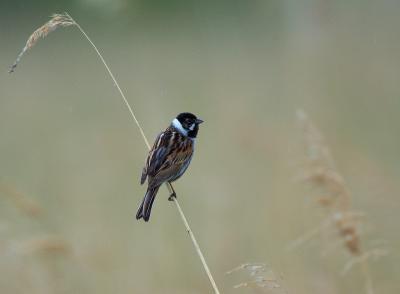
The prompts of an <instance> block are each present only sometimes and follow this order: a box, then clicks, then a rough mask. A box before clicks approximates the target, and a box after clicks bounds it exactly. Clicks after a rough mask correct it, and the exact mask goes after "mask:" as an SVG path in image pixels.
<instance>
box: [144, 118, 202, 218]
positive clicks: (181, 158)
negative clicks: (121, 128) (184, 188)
mask: <svg viewBox="0 0 400 294" xmlns="http://www.w3.org/2000/svg"><path fill="white" fill-rule="evenodd" d="M202 122H203V121H202V120H201V119H199V118H197V117H196V116H195V115H194V114H192V113H189V112H183V113H180V114H178V116H177V117H176V118H175V119H174V120H173V121H172V123H171V125H170V126H169V127H168V128H167V129H166V130H165V131H164V132H162V133H161V134H159V135H158V136H157V138H156V141H155V142H154V145H153V147H152V148H151V150H150V152H149V155H148V157H147V160H146V164H145V167H144V168H143V172H142V177H141V179H140V184H142V185H143V183H144V182H145V181H146V178H148V180H147V183H148V186H147V192H146V194H145V195H144V198H143V201H142V204H141V205H140V206H139V209H138V211H137V213H136V219H141V218H143V219H144V220H145V221H146V222H147V221H148V220H149V218H150V213H151V207H152V206H153V202H154V198H155V197H156V195H157V192H158V189H159V188H160V186H161V185H162V184H164V183H165V182H170V183H171V182H173V181H175V180H177V179H179V178H180V177H181V176H182V175H183V173H184V172H185V171H186V169H187V168H188V166H189V164H190V161H191V159H192V156H193V151H194V145H195V142H196V136H197V132H198V131H199V124H201V123H202ZM173 197H176V194H175V191H174V190H173V193H172V194H171V195H170V197H169V198H168V200H173V199H172V198H173Z"/></svg>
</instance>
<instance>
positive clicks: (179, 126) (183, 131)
mask: <svg viewBox="0 0 400 294" xmlns="http://www.w3.org/2000/svg"><path fill="white" fill-rule="evenodd" d="M172 125H173V126H174V128H175V129H177V130H178V131H179V133H181V134H182V135H184V136H186V137H187V135H188V131H187V130H186V129H184V128H183V127H182V124H181V122H180V121H179V120H177V119H176V118H174V120H173V121H172Z"/></svg>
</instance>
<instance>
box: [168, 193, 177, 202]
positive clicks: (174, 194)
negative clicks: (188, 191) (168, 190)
mask: <svg viewBox="0 0 400 294" xmlns="http://www.w3.org/2000/svg"><path fill="white" fill-rule="evenodd" d="M174 198H176V193H175V192H173V193H172V194H171V195H170V196H169V197H168V201H174Z"/></svg>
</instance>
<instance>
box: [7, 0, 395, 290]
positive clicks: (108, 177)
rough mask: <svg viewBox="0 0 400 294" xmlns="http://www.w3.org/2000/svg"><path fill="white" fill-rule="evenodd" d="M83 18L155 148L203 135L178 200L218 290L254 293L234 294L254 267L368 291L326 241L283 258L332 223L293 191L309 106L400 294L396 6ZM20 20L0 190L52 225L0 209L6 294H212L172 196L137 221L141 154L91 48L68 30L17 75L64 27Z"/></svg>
mask: <svg viewBox="0 0 400 294" xmlns="http://www.w3.org/2000/svg"><path fill="white" fill-rule="evenodd" d="M21 3H24V2H20V4H21ZM77 3H78V2H76V3H75V4H74V6H72V7H71V10H70V12H71V14H72V15H73V16H75V15H74V12H75V11H76V13H77V15H78V17H76V18H77V21H79V22H80V24H81V25H82V26H84V27H85V28H86V30H87V31H88V33H89V34H90V35H91V36H92V38H93V40H94V42H95V43H96V44H97V45H98V46H99V48H101V50H102V52H103V53H104V56H105V58H106V60H107V61H108V63H109V65H110V66H111V68H112V70H113V71H114V72H115V74H116V77H117V79H118V80H119V82H120V84H121V86H122V87H123V88H124V89H125V91H126V93H127V95H128V99H129V100H130V102H131V103H132V105H133V107H134V108H135V111H136V112H137V114H138V118H139V119H140V121H141V122H142V124H143V126H144V129H145V132H146V134H147V135H148V137H149V138H154V137H155V136H156V134H157V133H158V132H159V131H160V130H161V129H163V128H165V127H166V126H167V125H168V124H169V122H170V120H171V119H172V118H173V117H174V116H175V115H176V114H177V113H178V112H181V111H192V112H194V113H196V114H198V115H199V116H200V117H202V118H204V120H205V121H206V123H205V124H204V125H203V126H202V129H201V131H200V136H199V140H198V145H197V151H196V155H195V158H194V160H193V163H192V166H191V168H190V169H189V171H188V173H187V174H186V175H185V177H184V178H182V180H181V181H179V182H177V185H176V188H177V191H179V192H178V196H179V195H180V199H181V203H182V206H183V208H184V209H185V212H186V213H187V215H188V216H190V221H191V225H192V228H193V230H194V232H195V233H196V236H197V238H198V241H199V243H200V245H201V246H202V249H203V250H204V253H205V255H206V258H207V260H208V261H209V263H210V264H209V265H210V267H211V270H212V272H213V274H214V275H215V278H216V280H217V283H219V284H220V285H221V288H222V289H221V290H222V292H223V293H251V292H250V290H249V289H237V290H234V289H233V288H232V286H233V285H236V284H239V283H240V282H242V281H238V280H234V278H233V277H227V276H226V275H225V272H226V271H227V270H229V269H231V268H234V267H235V266H237V265H239V264H242V263H245V262H255V261H258V262H266V263H267V264H268V265H269V266H270V267H271V268H272V269H274V270H275V271H277V272H278V273H280V272H281V273H282V274H283V276H284V286H285V287H286V288H287V289H288V292H289V293H328V292H327V291H331V293H360V291H361V289H362V285H363V281H362V280H361V279H362V278H361V277H360V275H359V273H358V272H357V271H354V272H350V273H349V274H348V275H347V276H345V277H341V276H340V275H339V273H340V270H341V269H342V267H343V265H344V264H345V262H346V261H347V260H348V256H346V255H345V254H344V252H342V251H341V250H337V251H335V252H333V253H332V254H331V255H329V256H327V257H325V258H321V257H320V256H319V254H318V253H319V252H322V251H323V248H322V245H321V243H322V242H321V241H319V240H318V239H315V240H313V241H312V242H311V243H310V244H307V245H306V246H304V247H301V248H300V249H298V250H296V251H294V252H287V251H286V250H285V247H286V245H287V244H289V243H290V241H292V240H293V239H295V238H297V237H298V236H299V235H301V234H303V233H304V232H305V231H308V230H309V229H311V228H313V227H314V226H315V223H318V222H320V221H321V219H322V217H323V216H322V214H320V213H319V212H318V210H317V209H315V207H316V205H317V204H316V203H315V202H314V199H312V198H310V197H308V196H309V195H308V194H309V191H307V190H306V189H305V188H304V187H302V186H301V185H298V184H295V183H294V182H293V176H294V175H295V168H294V166H295V164H296V161H297V160H298V158H297V157H296V152H297V150H298V149H299V148H301V147H300V146H299V142H298V140H297V139H298V136H299V134H298V131H297V129H296V128H295V118H294V112H295V110H296V109H297V108H298V107H302V108H304V109H305V110H306V111H307V112H308V113H309V115H310V116H311V117H312V118H313V120H314V122H315V123H316V124H317V125H318V127H319V128H320V129H321V130H322V131H323V133H324V134H325V137H326V139H327V141H328V143H329V145H330V147H331V149H332V151H333V153H334V157H335V159H336V161H337V165H338V168H339V170H340V171H341V172H342V173H343V175H344V177H345V178H346V179H347V182H348V185H349V188H350V189H351V191H352V195H353V197H354V203H353V206H354V207H355V208H358V207H359V208H360V209H361V210H363V211H364V212H366V213H367V223H368V224H371V226H372V227H371V230H372V231H371V232H370V233H368V235H366V236H365V242H366V243H367V244H368V243H370V242H372V241H373V240H374V239H385V240H387V241H388V243H389V245H388V246H389V249H390V256H389V257H388V258H383V259H382V260H379V261H377V262H373V263H372V264H371V267H372V269H371V272H372V277H373V281H374V285H375V289H376V293H397V292H398V290H399V289H398V283H397V281H396V279H397V276H398V275H399V274H400V267H399V266H398V264H399V261H400V260H399V259H400V256H399V252H398V248H400V238H399V235H398V228H397V223H398V221H399V216H398V211H399V209H400V207H399V206H400V205H399V201H398V195H399V190H400V189H399V184H398V180H397V179H398V178H399V176H400V164H399V161H398V160H397V158H398V150H399V149H400V139H399V137H398V136H397V134H398V125H399V106H400V99H399V96H400V95H399V94H400V89H399V88H398V77H399V76H400V66H399V60H400V59H399V53H398V48H399V45H400V40H399V38H398V34H397V31H396V29H395V28H396V27H397V26H398V25H399V20H398V17H397V14H398V11H399V8H400V7H399V4H398V3H396V2H393V1H381V2H379V3H378V2H376V3H372V2H369V3H366V2H363V1H355V2H352V3H347V2H343V1H339V2H335V3H331V2H328V1H300V2H294V1H267V2H265V3H262V2H254V3H253V4H251V5H250V4H249V6H248V7H247V8H246V9H241V8H242V6H241V5H239V6H238V7H233V6H230V5H229V6H228V4H224V3H222V2H221V3H220V4H218V5H217V4H215V5H214V4H210V3H208V2H206V4H204V5H197V6H196V5H194V4H193V3H192V2H190V3H192V4H193V5H191V6H190V7H188V6H187V7H186V8H185V7H183V8H182V11H181V13H179V14H174V13H171V10H166V12H164V10H163V9H160V10H158V12H157V10H152V8H151V7H143V6H140V5H139V7H141V8H138V9H137V11H136V10H135V11H133V12H130V11H131V10H127V11H129V12H130V14H128V13H127V12H126V11H124V10H121V11H119V10H116V11H114V12H113V13H112V14H105V15H104V14H101V13H99V12H98V10H96V9H95V8H90V6H89V8H88V7H87V6H84V5H83V6H79V5H78V4H77ZM136 3H139V4H140V2H136ZM58 5H59V4H58ZM8 8H9V9H11V10H9V11H10V14H9V15H8V16H7V17H4V18H2V19H1V20H0V23H1V24H2V25H1V26H0V34H1V36H2V40H7V41H6V42H2V44H1V47H2V51H1V52H2V54H1V57H0V68H3V69H4V70H3V71H1V72H0V96H1V97H2V99H1V100H0V134H1V137H2V139H1V144H0V158H1V163H2V164H1V168H0V178H1V179H2V180H4V181H5V182H6V183H8V184H11V185H14V186H15V189H16V190H17V191H22V192H23V193H24V194H26V195H27V196H29V197H30V198H32V199H33V200H34V201H35V202H37V203H39V205H40V206H41V207H42V208H43V211H44V215H43V218H41V219H39V220H35V219H32V218H30V217H29V216H25V215H23V214H22V213H21V212H20V211H18V209H15V208H13V207H12V204H11V203H10V202H9V201H8V200H6V198H5V197H0V202H1V204H0V211H1V217H0V234H1V240H2V241H1V246H0V248H1V250H2V252H1V253H0V256H1V257H0V268H1V271H2V272H6V273H7V274H6V275H2V277H1V278H0V289H1V292H3V293H26V292H27V291H29V292H30V293H110V292H116V293H125V292H133V293H208V292H209V290H210V289H209V285H208V284H207V280H206V277H205V275H204V273H203V272H202V268H201V266H200V264H199V261H198V260H197V258H196V256H195V254H194V252H193V248H192V247H191V244H190V241H189V240H188V238H187V236H186V234H185V231H184V228H183V226H182V224H181V223H180V219H179V216H178V215H177V212H176V210H175V208H173V207H172V205H171V203H170V202H168V201H166V198H167V195H166V192H165V191H162V192H161V193H160V195H159V196H158V199H157V202H156V204H155V207H154V214H153V218H152V221H151V222H150V223H149V224H143V223H138V222H136V221H135V220H134V212H135V211H136V208H137V205H138V203H139V201H140V199H141V197H142V196H143V193H144V188H143V187H141V186H140V185H139V175H140V171H141V168H142V165H143V162H144V159H145V156H146V148H145V146H144V144H143V142H142V140H141V138H140V134H139V132H138V131H137V129H136V128H135V126H133V125H132V124H131V121H130V118H129V115H128V113H127V111H126V109H125V108H124V106H123V105H122V103H121V101H120V100H119V97H117V92H116V91H115V89H114V88H113V86H112V84H111V83H110V81H109V80H108V78H107V76H106V74H105V72H104V69H103V68H102V66H101V64H100V63H99V62H98V60H97V59H96V57H95V55H94V54H93V53H92V51H91V49H90V48H89V46H88V44H87V43H86V42H85V41H84V40H83V39H82V37H81V36H80V34H79V33H78V32H77V31H75V30H73V29H65V30H63V31H60V32H57V33H55V34H53V35H50V36H49V37H48V38H47V39H46V40H44V41H43V42H41V43H39V44H38V45H37V46H36V47H35V48H34V49H33V50H32V52H30V53H29V54H28V55H27V56H25V57H24V59H23V60H22V62H21V64H20V66H19V68H18V69H17V71H16V73H15V74H13V75H8V74H7V67H8V66H9V65H11V64H12V62H13V60H14V59H15V57H16V55H17V54H18V52H19V50H20V49H21V46H22V45H23V44H24V42H25V40H26V38H27V37H28V36H29V34H30V33H31V31H32V30H33V29H34V28H35V27H37V26H38V25H40V24H41V23H43V22H44V21H45V20H46V17H47V15H49V14H50V13H52V12H56V11H54V10H52V11H43V13H41V12H40V11H37V12H35V13H34V14H33V13H31V15H28V14H29V13H28V11H29V4H26V6H24V5H22V6H15V7H13V6H9V7H8ZM51 8H53V7H51V6H50V7H49V8H48V9H51ZM85 9H86V10H85ZM27 10H28V11H27ZM38 10H39V8H38ZM65 10H66V9H65ZM87 10H91V12H88V16H87V17H86V16H85V12H87ZM133 10H134V9H133ZM168 11H169V12H168ZM172 11H174V10H172ZM156 12H157V13H156ZM132 15H133V16H134V17H131V16H132ZM22 16H24V17H22ZM145 16H146V17H145ZM5 36H7V37H5ZM1 224H2V225H1ZM43 235H56V236H60V237H61V238H63V239H65V240H66V242H67V243H68V244H69V246H71V248H72V253H71V255H58V254H57V253H56V254H54V253H52V254H51V255H50V256H47V255H45V256H43V255H39V256H36V255H34V256H20V255H18V253H15V250H14V249H13V248H14V246H15V244H20V242H22V243H23V242H24V241H25V240H31V239H32V238H36V237H38V236H43ZM316 253H317V254H316ZM246 291H247V292H246Z"/></svg>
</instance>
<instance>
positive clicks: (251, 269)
mask: <svg viewBox="0 0 400 294" xmlns="http://www.w3.org/2000/svg"><path fill="white" fill-rule="evenodd" d="M233 273H245V274H246V275H247V276H248V277H249V278H250V279H249V280H247V281H245V282H241V283H239V284H237V285H235V286H233V288H234V289H238V288H242V287H245V288H251V289H253V290H255V291H257V292H259V293H269V292H270V291H271V290H274V289H279V293H282V291H283V293H287V292H286V290H285V289H284V288H282V286H281V285H280V284H281V283H280V280H281V279H280V278H279V277H277V276H276V275H275V273H274V272H273V271H272V269H270V268H268V267H267V265H266V264H264V263H244V264H241V265H239V266H237V267H235V268H233V269H231V270H229V271H227V272H226V274H227V275H231V274H233ZM274 293H278V292H276V291H274Z"/></svg>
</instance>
